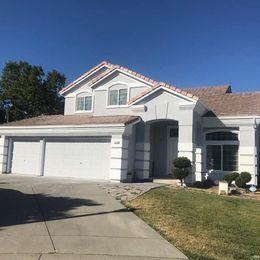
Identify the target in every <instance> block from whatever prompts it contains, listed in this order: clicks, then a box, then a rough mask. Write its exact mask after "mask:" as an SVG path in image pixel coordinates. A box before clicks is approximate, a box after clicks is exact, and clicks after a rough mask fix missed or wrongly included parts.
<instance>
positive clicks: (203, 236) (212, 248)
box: [127, 187, 260, 259]
mask: <svg viewBox="0 0 260 260" xmlns="http://www.w3.org/2000/svg"><path fill="white" fill-rule="evenodd" d="M127 206H128V207H130V208H132V209H133V210H134V212H135V213H136V214H137V215H138V216H139V217H140V218H142V219H143V220H144V221H146V222H147V223H148V224H149V225H151V226H152V227H153V228H155V229H156V230H157V231H159V232H160V233H161V234H162V235H163V236H164V237H165V238H166V239H167V240H168V241H169V242H171V243H172V244H173V245H175V246H176V247H178V248H179V249H180V250H181V251H182V252H183V253H184V254H186V255H187V256H188V257H189V258H190V259H259V258H260V202H259V201H254V200H248V199H237V198H229V197H226V196H218V195H214V194H208V193H206V192H201V191H191V190H181V189H172V188H167V187H163V188H159V189H154V190H151V191H149V192H148V193H146V194H144V195H142V196H141V197H139V198H137V199H135V200H133V201H131V202H128V203H127Z"/></svg>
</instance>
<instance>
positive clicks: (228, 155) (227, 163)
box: [223, 145, 238, 171]
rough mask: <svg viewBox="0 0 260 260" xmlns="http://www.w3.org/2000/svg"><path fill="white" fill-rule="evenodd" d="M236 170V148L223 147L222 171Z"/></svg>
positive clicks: (231, 146)
mask: <svg viewBox="0 0 260 260" xmlns="http://www.w3.org/2000/svg"><path fill="white" fill-rule="evenodd" d="M237 170H238V146H237V145H223V171H237Z"/></svg>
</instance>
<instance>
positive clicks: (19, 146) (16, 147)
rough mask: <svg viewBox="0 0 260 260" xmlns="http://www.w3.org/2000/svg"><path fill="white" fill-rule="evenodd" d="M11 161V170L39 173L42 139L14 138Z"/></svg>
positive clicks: (23, 172) (32, 173) (13, 171)
mask: <svg viewBox="0 0 260 260" xmlns="http://www.w3.org/2000/svg"><path fill="white" fill-rule="evenodd" d="M12 146H13V148H12V149H13V150H12V161H11V172H12V173H20V174H30V175H39V164H40V141H39V140H34V139H32V140H30V139H24V140H21V139H17V140H16V139H14V140H13V145H12Z"/></svg>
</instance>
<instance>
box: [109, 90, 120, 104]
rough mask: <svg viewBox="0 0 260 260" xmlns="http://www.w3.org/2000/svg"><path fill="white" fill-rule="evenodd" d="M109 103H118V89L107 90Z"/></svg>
mask: <svg viewBox="0 0 260 260" xmlns="http://www.w3.org/2000/svg"><path fill="white" fill-rule="evenodd" d="M109 105H110V106H116V105H118V90H110V91H109Z"/></svg>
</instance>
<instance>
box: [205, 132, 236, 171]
mask: <svg viewBox="0 0 260 260" xmlns="http://www.w3.org/2000/svg"><path fill="white" fill-rule="evenodd" d="M214 132H229V133H235V134H237V138H238V140H237V141H233V140H230V141H228V140H225V141H210V140H206V135H207V134H208V133H214ZM239 140H240V135H239V130H231V129H221V128H220V129H212V130H207V131H205V132H204V151H205V157H204V163H205V169H206V171H209V170H213V171H221V172H230V171H224V170H223V146H224V145H237V146H238V155H237V156H238V158H237V170H236V171H239V165H240V163H239V160H240V154H239V150H240V149H239V148H240V146H239V144H240V142H239ZM207 145H216V146H221V169H220V170H214V169H207Z"/></svg>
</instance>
